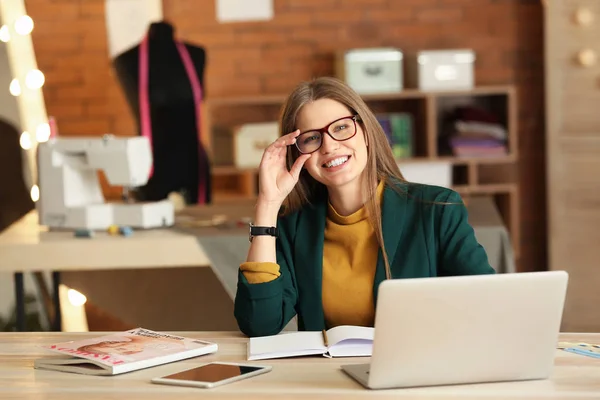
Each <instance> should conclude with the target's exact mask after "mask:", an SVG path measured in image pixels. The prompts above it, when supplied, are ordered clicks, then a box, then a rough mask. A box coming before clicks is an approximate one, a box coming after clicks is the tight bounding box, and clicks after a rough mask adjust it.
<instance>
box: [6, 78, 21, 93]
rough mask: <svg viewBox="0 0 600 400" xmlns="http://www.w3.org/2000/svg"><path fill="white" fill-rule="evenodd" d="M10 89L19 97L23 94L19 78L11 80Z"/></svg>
mask: <svg viewBox="0 0 600 400" xmlns="http://www.w3.org/2000/svg"><path fill="white" fill-rule="evenodd" d="M8 91H9V92H10V94H12V95H13V96H15V97H17V96H20V95H21V84H20V83H19V80H18V79H17V78H15V79H13V80H12V81H10V86H9V87H8Z"/></svg>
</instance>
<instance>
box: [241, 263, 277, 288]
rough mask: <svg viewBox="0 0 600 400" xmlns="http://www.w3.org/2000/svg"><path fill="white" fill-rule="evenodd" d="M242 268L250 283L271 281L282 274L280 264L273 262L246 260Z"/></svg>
mask: <svg viewBox="0 0 600 400" xmlns="http://www.w3.org/2000/svg"><path fill="white" fill-rule="evenodd" d="M240 270H241V271H242V273H243V274H244V277H245V278H246V280H247V281H248V283H250V284H257V283H265V282H271V281H273V280H275V279H277V278H278V277H279V276H281V273H280V271H279V264H277V263H271V262H245V263H242V265H240Z"/></svg>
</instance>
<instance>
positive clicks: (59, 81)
mask: <svg viewBox="0 0 600 400" xmlns="http://www.w3.org/2000/svg"><path fill="white" fill-rule="evenodd" d="M43 72H44V76H45V77H46V82H45V85H46V86H55V85H56V86H58V85H60V86H62V85H65V84H66V85H74V84H82V83H83V73H82V72H81V71H69V70H65V69H43Z"/></svg>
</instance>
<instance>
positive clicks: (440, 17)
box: [417, 7, 463, 23]
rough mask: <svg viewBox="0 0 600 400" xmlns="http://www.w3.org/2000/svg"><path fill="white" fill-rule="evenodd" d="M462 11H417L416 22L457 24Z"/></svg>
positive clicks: (456, 9)
mask: <svg viewBox="0 0 600 400" xmlns="http://www.w3.org/2000/svg"><path fill="white" fill-rule="evenodd" d="M462 16H463V11H462V9H460V8H438V7H436V8H430V9H424V10H420V11H417V20H419V21H421V22H435V23H444V22H459V21H460V20H461V19H462Z"/></svg>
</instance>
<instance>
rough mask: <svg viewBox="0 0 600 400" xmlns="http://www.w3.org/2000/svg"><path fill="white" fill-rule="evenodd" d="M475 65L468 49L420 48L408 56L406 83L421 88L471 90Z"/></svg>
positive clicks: (472, 53) (473, 83) (472, 55)
mask: <svg viewBox="0 0 600 400" xmlns="http://www.w3.org/2000/svg"><path fill="white" fill-rule="evenodd" d="M474 64H475V53H474V52H473V51H472V50H468V49H464V50H463V49H460V50H428V51H420V52H418V53H416V54H415V55H413V56H411V57H409V58H408V59H407V63H406V73H407V77H406V79H407V83H408V85H410V87H412V88H416V89H421V90H453V89H472V88H473V86H474V85H475V78H474V72H473V70H474Z"/></svg>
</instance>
